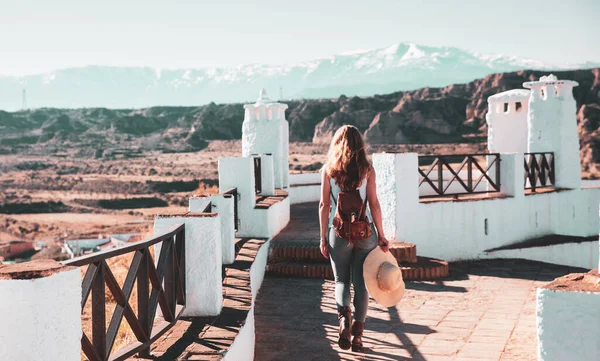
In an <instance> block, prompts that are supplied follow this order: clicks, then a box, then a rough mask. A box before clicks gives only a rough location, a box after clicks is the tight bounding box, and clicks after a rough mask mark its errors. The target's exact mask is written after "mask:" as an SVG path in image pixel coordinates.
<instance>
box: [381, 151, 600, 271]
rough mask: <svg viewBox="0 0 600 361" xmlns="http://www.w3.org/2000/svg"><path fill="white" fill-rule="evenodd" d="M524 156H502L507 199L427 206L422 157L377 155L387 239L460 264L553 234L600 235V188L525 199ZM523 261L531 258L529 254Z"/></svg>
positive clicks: (502, 179)
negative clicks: (490, 251) (421, 186)
mask: <svg viewBox="0 0 600 361" xmlns="http://www.w3.org/2000/svg"><path fill="white" fill-rule="evenodd" d="M519 157H520V155H519V154H502V155H501V159H503V161H501V163H500V164H501V172H500V174H501V183H502V189H503V191H504V192H505V195H506V198H492V199H486V200H471V201H452V200H448V201H441V202H429V203H425V202H423V203H422V202H420V201H419V191H418V177H419V176H418V172H417V171H416V169H417V165H418V157H417V155H416V154H414V153H405V154H393V153H383V154H375V155H374V156H373V165H374V167H375V170H376V172H377V192H378V196H379V200H380V203H381V207H382V213H383V227H384V231H385V234H386V236H388V237H394V236H395V238H396V239H397V240H402V241H405V242H410V243H414V244H417V245H418V247H419V254H421V255H423V256H427V257H436V258H442V259H445V260H449V261H455V260H465V259H476V258H482V257H489V256H487V255H486V254H485V252H484V251H485V250H488V249H492V248H497V247H501V246H506V245H510V244H513V243H517V242H521V241H524V240H527V239H531V238H535V237H540V236H545V235H549V234H562V235H570V236H592V235H596V234H598V222H597V219H596V218H597V214H598V213H597V212H598V203H599V202H600V189H594V188H589V189H573V190H564V191H560V192H551V193H544V194H535V195H527V196H525V195H524V189H523V179H524V174H523V172H524V170H523V163H522V162H521V161H519ZM523 257H524V258H529V256H528V255H527V254H523ZM530 258H532V259H535V258H537V256H536V255H534V254H532V255H531V257H530ZM580 258H581V257H580ZM575 261H577V260H575Z"/></svg>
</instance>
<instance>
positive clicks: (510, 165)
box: [500, 153, 525, 198]
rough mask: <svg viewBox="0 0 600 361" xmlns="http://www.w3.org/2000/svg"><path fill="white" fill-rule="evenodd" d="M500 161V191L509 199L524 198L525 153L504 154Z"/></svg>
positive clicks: (501, 155)
mask: <svg viewBox="0 0 600 361" xmlns="http://www.w3.org/2000/svg"><path fill="white" fill-rule="evenodd" d="M500 160H501V161H500V191H501V192H502V193H504V194H506V195H507V196H509V197H514V198H522V197H524V196H525V187H524V183H523V179H524V177H525V169H524V166H523V153H502V154H500Z"/></svg>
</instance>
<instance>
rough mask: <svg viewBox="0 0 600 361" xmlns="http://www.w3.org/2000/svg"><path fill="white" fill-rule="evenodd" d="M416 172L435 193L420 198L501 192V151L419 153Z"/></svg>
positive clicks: (421, 181) (420, 183) (422, 181)
mask: <svg viewBox="0 0 600 361" xmlns="http://www.w3.org/2000/svg"><path fill="white" fill-rule="evenodd" d="M422 165H424V166H422ZM453 165H454V166H453ZM422 168H424V169H422ZM432 173H433V174H432ZM419 175H420V181H419V187H421V186H422V185H423V184H427V185H429V187H431V189H432V190H433V193H434V194H431V195H421V196H420V197H421V198H427V197H439V196H448V195H460V194H476V193H490V192H500V154H499V153H490V154H453V155H423V156H419ZM480 186H481V187H480ZM483 186H485V187H483Z"/></svg>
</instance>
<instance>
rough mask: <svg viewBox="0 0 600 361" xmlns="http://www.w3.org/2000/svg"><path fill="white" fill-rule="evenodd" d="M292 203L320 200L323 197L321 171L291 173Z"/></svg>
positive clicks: (290, 189)
mask: <svg viewBox="0 0 600 361" xmlns="http://www.w3.org/2000/svg"><path fill="white" fill-rule="evenodd" d="M289 194H290V204H298V203H307V202H318V201H319V200H320V199H321V173H320V172H315V173H300V174H290V188H289Z"/></svg>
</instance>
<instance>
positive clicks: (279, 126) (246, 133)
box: [242, 89, 289, 189]
mask: <svg viewBox="0 0 600 361" xmlns="http://www.w3.org/2000/svg"><path fill="white" fill-rule="evenodd" d="M287 108H288V106H287V104H282V103H277V102H274V101H272V100H271V99H269V97H268V96H267V91H266V90H265V89H262V90H261V91H260V95H259V97H258V100H256V103H254V104H246V105H244V109H245V114H244V123H243V125H242V156H244V157H248V156H250V155H252V154H272V156H273V170H274V177H275V188H279V189H286V188H288V186H289V180H288V173H289V169H288V168H289V162H288V156H289V125H288V121H287V120H286V119H285V110H286V109H287Z"/></svg>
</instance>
